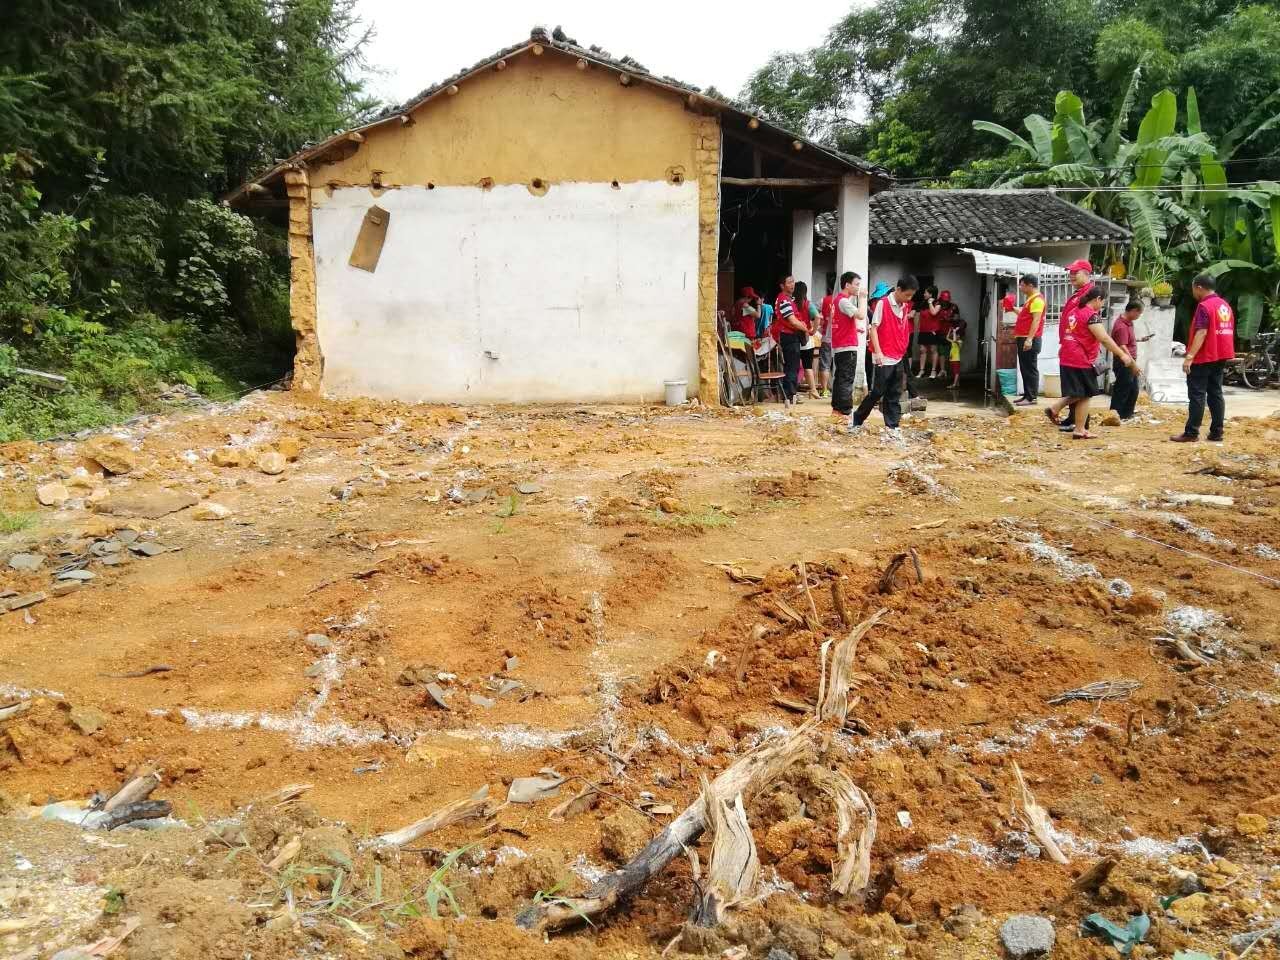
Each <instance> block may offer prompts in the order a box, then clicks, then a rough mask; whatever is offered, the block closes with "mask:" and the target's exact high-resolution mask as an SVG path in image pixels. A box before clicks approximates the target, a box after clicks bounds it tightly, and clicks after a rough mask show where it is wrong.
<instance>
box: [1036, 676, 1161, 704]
mask: <svg viewBox="0 0 1280 960" xmlns="http://www.w3.org/2000/svg"><path fill="white" fill-rule="evenodd" d="M1141 686H1142V681H1141V680H1099V681H1098V682H1097V683H1089V684H1085V685H1084V686H1083V687H1076V688H1075V689H1074V690H1064V691H1063V692H1062V693H1060V694H1058V695H1057V696H1056V697H1050V698H1049V699H1048V701H1047V702H1048V703H1051V704H1059V703H1069V702H1071V701H1072V700H1092V701H1102V700H1128V699H1129V697H1131V696H1133V693H1134V691H1135V690H1137V689H1138V688H1139V687H1141Z"/></svg>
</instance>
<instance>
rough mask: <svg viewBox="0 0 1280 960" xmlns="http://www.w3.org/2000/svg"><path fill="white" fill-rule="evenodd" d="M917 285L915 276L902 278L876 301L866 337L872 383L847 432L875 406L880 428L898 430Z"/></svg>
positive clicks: (851, 431) (858, 423)
mask: <svg viewBox="0 0 1280 960" xmlns="http://www.w3.org/2000/svg"><path fill="white" fill-rule="evenodd" d="M919 286H920V284H919V283H918V282H917V281H916V278H915V277H912V276H905V277H903V278H902V279H901V280H899V281H898V283H897V285H896V288H895V289H894V291H893V293H891V294H889V296H887V297H882V298H881V299H880V300H879V301H877V302H876V309H875V312H874V313H873V314H872V315H871V321H870V325H869V326H868V327H867V335H868V337H869V339H870V341H871V353H872V356H873V357H874V358H875V366H876V375H875V383H874V384H873V385H872V387H871V390H870V392H868V393H867V395H866V396H865V397H863V398H862V403H861V404H859V405H858V409H857V410H855V411H854V413H853V420H852V421H851V423H850V424H849V432H850V433H853V432H854V431H856V430H858V429H859V428H860V427H861V426H862V424H863V422H864V421H865V420H866V419H867V417H869V416H871V411H872V410H873V409H875V406H876V404H877V403H878V404H880V410H881V412H882V413H883V414H884V425H885V426H886V427H888V428H889V429H890V430H896V429H897V428H898V421H899V419H900V418H901V417H902V389H903V381H904V379H905V377H906V370H905V369H904V367H905V365H906V364H907V363H909V362H910V360H904V359H903V357H905V356H906V353H907V349H908V347H909V346H910V344H911V299H912V298H913V297H914V296H915V295H916V290H917V289H918V288H919Z"/></svg>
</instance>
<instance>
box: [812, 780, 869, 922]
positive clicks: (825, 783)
mask: <svg viewBox="0 0 1280 960" xmlns="http://www.w3.org/2000/svg"><path fill="white" fill-rule="evenodd" d="M819 783H820V785H821V786H822V788H823V789H824V790H825V791H826V792H827V793H828V794H830V795H831V799H832V802H834V803H835V807H836V823H837V831H836V850H837V852H838V853H839V859H838V860H837V861H836V863H835V864H834V865H833V866H832V868H831V869H832V879H831V890H832V892H833V893H836V894H838V895H840V896H842V897H847V896H852V895H855V894H858V893H861V892H862V891H863V890H865V889H866V887H867V884H868V883H870V882H871V845H872V844H873V843H875V839H876V808H875V804H873V803H872V802H871V798H870V797H869V796H867V794H866V791H864V790H863V789H862V788H861V787H859V786H857V785H856V784H855V783H854V782H853V781H852V780H850V779H849V778H848V776H846V775H845V774H844V773H842V772H840V771H839V770H824V771H823V774H822V778H821V780H820V781H819ZM859 821H861V824H862V827H861V829H860V830H859V831H858V834H857V837H856V839H855V838H854V826H855V824H857V823H858V822H859Z"/></svg>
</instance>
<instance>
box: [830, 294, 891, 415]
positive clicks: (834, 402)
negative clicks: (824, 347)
mask: <svg viewBox="0 0 1280 960" xmlns="http://www.w3.org/2000/svg"><path fill="white" fill-rule="evenodd" d="M861 283H862V278H861V277H860V276H858V275H857V274H856V273H854V272H853V271H852V270H846V271H845V272H844V273H843V274H841V276H840V290H839V292H838V293H837V294H836V296H835V303H834V305H833V307H832V318H831V355H832V359H833V360H834V361H835V378H834V380H833V382H832V384H831V414H832V416H833V417H835V418H836V419H837V420H839V421H841V422H843V421H845V420H847V419H848V418H849V414H851V413H852V412H853V381H854V380H855V379H856V377H857V373H858V343H859V340H860V337H859V327H861V326H862V325H863V323H864V321H865V320H866V318H867V311H866V308H865V307H864V306H863V305H862V294H861V292H860V291H859V286H860V285H861ZM881 286H883V284H881ZM876 289H877V290H879V289H880V288H879V287H877V288H876Z"/></svg>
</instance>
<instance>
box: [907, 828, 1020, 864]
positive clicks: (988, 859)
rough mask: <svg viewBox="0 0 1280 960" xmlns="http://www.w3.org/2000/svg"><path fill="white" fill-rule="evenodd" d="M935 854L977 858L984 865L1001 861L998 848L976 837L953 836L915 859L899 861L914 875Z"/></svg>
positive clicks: (933, 844) (932, 846) (914, 857)
mask: <svg viewBox="0 0 1280 960" xmlns="http://www.w3.org/2000/svg"><path fill="white" fill-rule="evenodd" d="M934 853H950V854H954V855H956V856H961V857H975V858H977V859H978V860H981V861H983V862H984V863H988V864H994V863H996V862H997V861H998V860H999V854H998V852H997V851H996V848H995V847H993V846H991V845H989V844H986V843H983V842H982V841H981V840H978V839H976V838H974V837H960V836H956V835H955V834H952V835H951V836H949V837H947V839H946V840H944V841H943V842H942V843H931V844H929V846H928V847H926V848H925V851H924V853H918V854H916V855H915V856H913V857H907V858H905V859H903V860H901V861H899V862H900V863H901V865H902V868H903V869H904V870H906V871H907V872H908V873H914V872H915V871H916V870H919V869H920V868H921V867H922V866H924V862H925V860H927V859H928V858H929V855H930V854H934Z"/></svg>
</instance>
